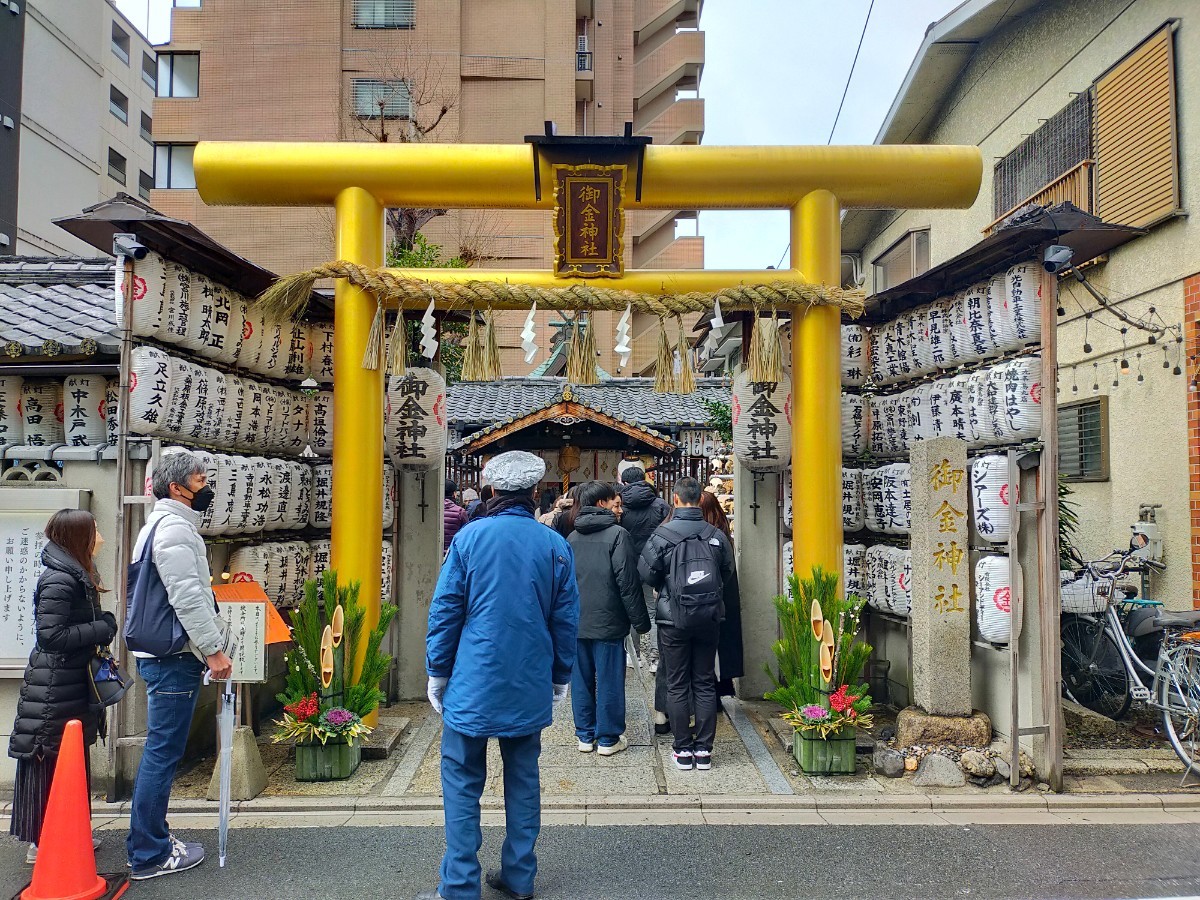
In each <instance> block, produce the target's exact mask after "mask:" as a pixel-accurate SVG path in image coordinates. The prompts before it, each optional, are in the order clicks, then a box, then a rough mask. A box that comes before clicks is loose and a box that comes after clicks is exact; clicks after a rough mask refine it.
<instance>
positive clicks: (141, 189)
mask: <svg viewBox="0 0 1200 900" xmlns="http://www.w3.org/2000/svg"><path fill="white" fill-rule="evenodd" d="M152 190H154V176H153V175H148V174H147V173H145V172H138V196H139V197H141V198H142V199H143V200H145V201H146V202H147V203H149V202H150V192H151V191H152Z"/></svg>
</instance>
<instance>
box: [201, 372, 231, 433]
mask: <svg viewBox="0 0 1200 900" xmlns="http://www.w3.org/2000/svg"><path fill="white" fill-rule="evenodd" d="M207 376H208V414H207V416H206V421H205V423H204V436H203V440H204V441H205V443H208V444H215V445H218V446H219V445H221V444H222V443H223V442H224V439H225V416H226V414H227V413H226V410H228V409H229V379H230V378H232V377H233V376H232V375H226V374H225V373H224V372H218V371H217V370H216V369H208V370H207Z"/></svg>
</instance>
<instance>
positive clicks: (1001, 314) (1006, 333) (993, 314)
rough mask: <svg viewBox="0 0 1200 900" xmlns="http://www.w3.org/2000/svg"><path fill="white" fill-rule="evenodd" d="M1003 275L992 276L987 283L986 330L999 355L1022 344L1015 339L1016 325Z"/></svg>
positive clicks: (1018, 339) (1002, 273)
mask: <svg viewBox="0 0 1200 900" xmlns="http://www.w3.org/2000/svg"><path fill="white" fill-rule="evenodd" d="M1005 282H1006V277H1005V273H1004V272H1001V273H1000V274H998V275H993V276H992V277H991V279H990V280H989V281H988V283H987V304H988V329H989V331H990V332H991V336H992V344H993V345H994V346H995V347H996V349H997V350H998V351H1000V352H1001V353H1007V352H1008V351H1010V350H1015V349H1017V348H1018V347H1020V346H1021V345H1022V343H1024V342H1023V341H1021V339H1020V338H1018V337H1017V323H1016V320H1015V319H1014V318H1013V314H1012V309H1011V307H1010V306H1009V302H1008V291H1007V287H1006V283H1005Z"/></svg>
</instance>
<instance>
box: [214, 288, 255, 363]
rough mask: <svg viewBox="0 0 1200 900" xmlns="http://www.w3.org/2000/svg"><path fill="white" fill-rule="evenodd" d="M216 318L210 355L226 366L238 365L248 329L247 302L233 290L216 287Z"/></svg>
mask: <svg viewBox="0 0 1200 900" xmlns="http://www.w3.org/2000/svg"><path fill="white" fill-rule="evenodd" d="M216 290H217V296H216V298H215V300H214V302H215V303H216V308H217V309H216V316H215V318H214V320H213V335H212V338H211V340H210V341H209V353H208V355H209V356H210V357H211V358H212V359H215V360H217V361H218V362H223V363H225V364H226V365H230V366H232V365H236V364H237V361H238V356H239V355H240V354H241V351H242V334H243V331H244V329H245V327H246V301H245V300H243V299H242V297H241V295H240V294H238V292H237V291H235V290H233V289H232V288H228V287H225V285H223V284H218V285H216Z"/></svg>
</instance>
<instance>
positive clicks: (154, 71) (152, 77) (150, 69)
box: [142, 53, 158, 91]
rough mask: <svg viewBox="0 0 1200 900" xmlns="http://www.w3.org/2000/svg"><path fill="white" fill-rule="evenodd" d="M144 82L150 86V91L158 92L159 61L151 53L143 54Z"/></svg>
mask: <svg viewBox="0 0 1200 900" xmlns="http://www.w3.org/2000/svg"><path fill="white" fill-rule="evenodd" d="M142 81H144V82H146V84H147V85H149V87H150V90H152V91H157V90H158V61H157V60H156V59H155V58H154V57H153V56H151V55H150V54H149V53H143V54H142Z"/></svg>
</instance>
